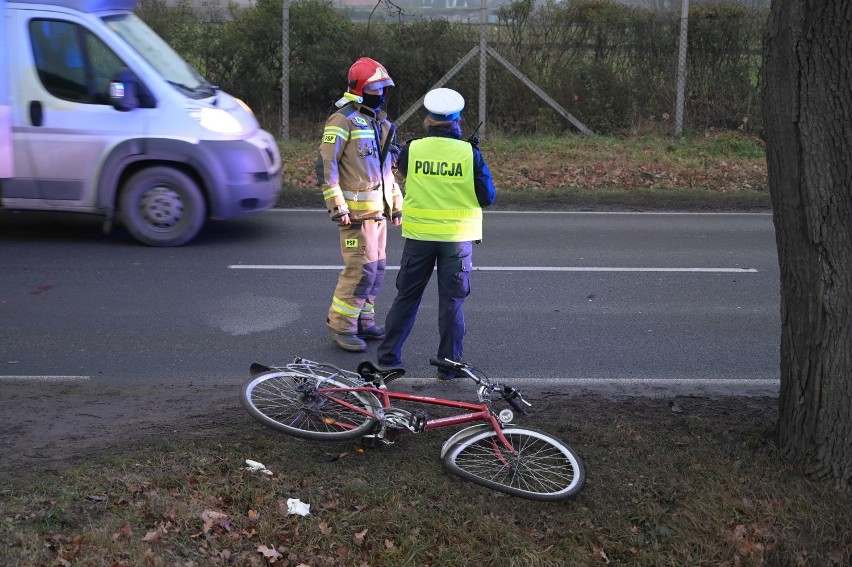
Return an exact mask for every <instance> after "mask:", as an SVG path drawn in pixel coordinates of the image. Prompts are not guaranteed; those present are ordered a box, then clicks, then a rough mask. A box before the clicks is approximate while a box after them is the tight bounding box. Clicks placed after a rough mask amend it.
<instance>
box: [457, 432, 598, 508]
mask: <svg viewBox="0 0 852 567" xmlns="http://www.w3.org/2000/svg"><path fill="white" fill-rule="evenodd" d="M503 435H505V437H506V439H507V440H508V441H509V443H511V445H512V447H513V448H514V449H515V450H514V452H512V451H509V450H508V449H507V448H506V446H505V445H504V444H503V442H502V441H500V438H499V437H498V436H497V433H496V432H495V431H494V430H491V429H489V430H486V431H483V432H481V433H478V434H476V435H472V436H469V437H466V438H463V439H462V440H460V441H459V442H458V443H456V444H455V445H453V446H452V447H450V448H449V449H448V450H447V452H446V453H445V454H444V466H445V467H447V469H449V470H450V471H451V472H453V473H455V474H457V475H459V476H460V477H462V478H464V479H467V480H469V481H471V482H475V483H477V484H481V485H482V486H485V487H487V488H490V489H492V490H497V491H499V492H505V493H506V494H511V495H512V496H519V497H521V498H527V499H529V500H541V501H544V502H558V501H560V500H565V499H567V498H570V497H571V496H573V495H575V494H577V493H578V492H579V491H580V490H581V489H582V488H583V484H584V483H585V481H586V473H585V470H584V469H583V463H582V461H581V460H580V458H579V457H578V456H577V454H576V453H575V452H574V450H573V449H571V447H569V446H568V445H566V444H565V443H563V442H562V441H560V440H559V439H556V438H555V437H553V436H551V435H549V434H547V433H544V432H541V431H536V430H534V429H526V428H523V427H507V428H505V429H503Z"/></svg>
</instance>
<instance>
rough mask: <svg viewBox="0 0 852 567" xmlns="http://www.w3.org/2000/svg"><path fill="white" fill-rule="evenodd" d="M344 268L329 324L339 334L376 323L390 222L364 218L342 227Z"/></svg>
mask: <svg viewBox="0 0 852 567" xmlns="http://www.w3.org/2000/svg"><path fill="white" fill-rule="evenodd" d="M339 230H340V252H341V254H342V255H343V270H342V271H341V272H340V276H339V277H338V279H337V287H336V288H335V289H334V297H333V298H332V300H331V307H329V309H328V320H327V322H328V326H329V327H331V330H333V331H335V332H337V333H358V332H359V331H361V330H364V329H368V328H370V327H372V326H373V325H374V324H375V316H376V312H375V306H374V303H375V301H376V294H377V293H378V292H379V288H381V287H382V282H383V281H384V279H385V265H386V264H387V260H386V258H385V246H386V244H387V223H386V222H385V221H384V220H364V221H360V222H359V223H352V224H350V225H346V226H341V227H339Z"/></svg>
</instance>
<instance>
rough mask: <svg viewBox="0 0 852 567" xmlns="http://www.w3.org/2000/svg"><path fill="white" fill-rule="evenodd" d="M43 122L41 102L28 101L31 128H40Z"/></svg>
mask: <svg viewBox="0 0 852 567" xmlns="http://www.w3.org/2000/svg"><path fill="white" fill-rule="evenodd" d="M43 122H44V111H43V110H42V108H41V101H38V100H31V101H30V124H32V125H33V126H41V125H42V123H43Z"/></svg>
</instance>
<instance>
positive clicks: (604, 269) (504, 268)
mask: <svg viewBox="0 0 852 567" xmlns="http://www.w3.org/2000/svg"><path fill="white" fill-rule="evenodd" d="M228 269H230V270H315V271H317V270H335V271H340V270H342V269H343V266H311V265H298V264H231V265H230V266H228ZM386 269H387V270H399V266H387V267H386ZM473 271H475V272H692V273H712V274H726V273H727V274H731V273H733V274H755V273H757V270H756V269H755V268H639V267H635V268H617V267H598V266H485V267H476V266H474V268H473Z"/></svg>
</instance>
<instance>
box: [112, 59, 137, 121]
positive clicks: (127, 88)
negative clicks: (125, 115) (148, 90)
mask: <svg viewBox="0 0 852 567" xmlns="http://www.w3.org/2000/svg"><path fill="white" fill-rule="evenodd" d="M138 85H139V79H137V78H136V75H134V74H133V72H132V71H131V70H130V69H127V68H124V69H121V70H120V71H118V72H117V73H116V74H115V76H114V77H113V79H112V81H110V83H109V100H110V103H112V106H113V108H115V109H116V110H118V111H121V112H127V111H129V110H133V109H134V108H138V107H139V96H138V94H137V91H138V88H137V87H138Z"/></svg>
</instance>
